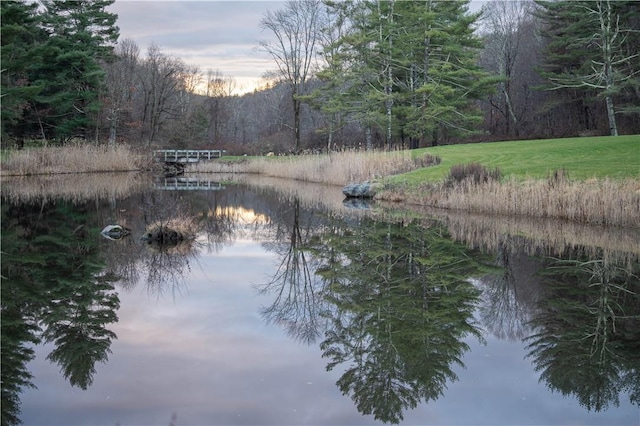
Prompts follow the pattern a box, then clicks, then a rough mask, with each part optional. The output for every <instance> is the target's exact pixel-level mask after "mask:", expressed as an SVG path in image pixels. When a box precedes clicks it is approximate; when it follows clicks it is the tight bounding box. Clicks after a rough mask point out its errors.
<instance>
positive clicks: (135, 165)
mask: <svg viewBox="0 0 640 426" xmlns="http://www.w3.org/2000/svg"><path fill="white" fill-rule="evenodd" d="M150 158H151V156H147V155H143V154H141V153H139V152H136V151H134V150H133V149H132V148H130V147H128V146H126V145H117V146H113V147H110V146H105V145H100V146H95V145H89V144H78V145H68V146H64V147H43V148H39V149H29V150H23V151H15V152H12V153H11V154H10V155H7V158H6V159H4V160H3V162H2V171H1V173H2V175H3V176H29V175H49V174H63V173H90V172H123V171H135V170H142V169H146V168H149V164H150Z"/></svg>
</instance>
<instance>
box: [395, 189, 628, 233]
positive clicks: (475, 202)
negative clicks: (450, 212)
mask: <svg viewBox="0 0 640 426" xmlns="http://www.w3.org/2000/svg"><path fill="white" fill-rule="evenodd" d="M386 198H390V197H389V196H387V197H386ZM404 199H405V200H406V201H409V202H413V203H417V204H422V205H429V206H434V207H439V208H445V209H456V210H462V211H466V212H472V213H488V214H493V215H509V216H525V217H539V218H554V219H561V220H570V221H574V222H579V223H588V224H593V225H613V226H624V227H640V214H639V213H638V212H640V182H638V181H637V180H625V181H617V180H611V179H604V180H589V181H575V182H574V181H570V180H568V179H566V178H562V179H556V178H553V179H549V180H529V181H525V182H519V181H516V180H515V179H509V180H506V181H503V182H498V181H489V182H487V183H484V184H480V185H478V184H475V183H473V182H472V181H471V180H466V181H463V182H460V183H458V184H456V185H454V186H453V187H445V185H439V186H436V185H433V186H431V187H423V188H422V190H421V191H412V192H411V193H410V194H405V196H404Z"/></svg>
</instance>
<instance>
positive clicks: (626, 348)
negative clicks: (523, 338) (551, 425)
mask: <svg viewBox="0 0 640 426" xmlns="http://www.w3.org/2000/svg"><path fill="white" fill-rule="evenodd" d="M639 272H640V268H639V265H638V263H635V264H632V265H630V266H625V267H621V266H619V265H616V264H614V263H611V262H610V261H605V260H601V259H596V260H573V261H571V260H565V261H557V262H554V263H553V264H552V265H551V266H550V267H549V268H548V269H547V270H546V271H545V272H544V279H545V281H546V282H545V284H546V285H547V287H548V289H549V293H550V294H549V296H548V297H547V298H545V299H544V300H542V301H541V303H540V307H539V311H538V313H537V315H536V317H535V318H534V320H533V321H532V324H533V325H534V326H535V327H536V330H537V333H536V334H535V335H533V336H531V337H530V338H529V342H530V345H529V349H530V350H531V351H530V353H529V356H530V357H532V358H533V360H534V362H535V364H536V369H537V370H538V371H541V378H540V380H544V381H545V382H546V383H547V386H549V388H550V389H551V390H554V391H558V392H561V393H562V394H563V395H575V397H576V398H577V399H578V401H579V402H580V404H581V405H583V406H584V407H586V408H587V409H588V410H595V411H601V410H605V409H607V408H608V407H609V406H610V405H614V406H618V405H619V394H620V392H624V391H628V392H630V399H631V401H632V402H633V403H636V404H640V399H639V396H640V380H639V379H640V377H639V373H638V372H639V371H640V331H639V330H640V278H638V277H639Z"/></svg>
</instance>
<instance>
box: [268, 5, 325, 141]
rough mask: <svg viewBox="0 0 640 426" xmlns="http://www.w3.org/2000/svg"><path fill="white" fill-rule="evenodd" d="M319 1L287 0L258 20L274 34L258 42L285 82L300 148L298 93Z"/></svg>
mask: <svg viewBox="0 0 640 426" xmlns="http://www.w3.org/2000/svg"><path fill="white" fill-rule="evenodd" d="M321 19H322V4H321V3H320V1H319V0H301V1H289V2H287V3H286V5H285V8H284V9H283V10H278V11H275V12H272V11H269V12H267V13H266V14H265V16H264V18H263V19H262V21H261V22H260V25H261V27H262V28H263V29H266V30H269V31H271V32H272V33H273V35H274V36H275V40H274V41H264V42H261V43H260V46H261V48H262V49H263V50H264V51H266V52H267V53H269V54H270V55H271V57H272V58H273V59H274V61H275V63H276V67H277V69H278V75H279V76H280V77H281V78H282V79H283V80H284V81H285V82H286V83H287V84H288V85H289V88H290V90H291V99H292V105H293V131H294V135H295V143H296V151H299V150H300V111H301V104H302V101H301V99H300V96H301V95H304V94H305V85H306V83H307V81H308V80H309V78H310V77H311V75H312V73H313V70H314V64H315V57H316V49H317V45H318V40H319V37H320V29H321V27H322V25H321Z"/></svg>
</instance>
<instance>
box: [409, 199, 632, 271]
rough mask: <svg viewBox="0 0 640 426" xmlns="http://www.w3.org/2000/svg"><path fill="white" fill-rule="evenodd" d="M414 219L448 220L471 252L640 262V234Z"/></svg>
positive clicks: (528, 222) (464, 218) (424, 213)
mask: <svg viewBox="0 0 640 426" xmlns="http://www.w3.org/2000/svg"><path fill="white" fill-rule="evenodd" d="M410 210H411V211H412V212H413V215H414V216H415V215H416V214H417V215H419V216H420V217H436V218H438V219H442V220H444V222H445V223H446V225H447V229H448V230H449V232H451V236H452V237H453V238H454V239H455V240H457V241H460V242H463V243H465V244H466V245H467V246H468V247H469V248H473V249H480V250H483V251H489V252H497V251H498V250H500V249H503V250H505V249H506V250H509V249H512V250H522V251H523V252H524V253H526V254H528V255H533V256H551V257H558V256H562V255H563V254H565V253H566V252H567V251H571V250H575V249H576V248H578V247H580V248H582V249H583V250H584V252H585V254H587V255H590V256H597V255H601V256H603V257H604V258H605V259H610V260H612V261H616V262H617V263H622V264H630V263H631V262H637V261H638V260H639V259H640V232H637V231H633V230H629V229H626V228H620V227H607V226H593V225H586V224H581V223H576V222H568V221H564V220H556V219H541V218H531V217H518V216H494V215H487V214H469V213H466V212H460V211H453V210H441V209H433V208H430V207H418V206H410Z"/></svg>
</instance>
